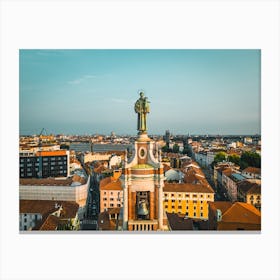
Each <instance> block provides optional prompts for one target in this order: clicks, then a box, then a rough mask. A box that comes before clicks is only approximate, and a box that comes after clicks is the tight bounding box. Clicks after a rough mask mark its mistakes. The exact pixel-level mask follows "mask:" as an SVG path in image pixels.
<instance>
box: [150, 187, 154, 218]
mask: <svg viewBox="0 0 280 280" xmlns="http://www.w3.org/2000/svg"><path fill="white" fill-rule="evenodd" d="M154 218H155V193H154V192H150V220H153V219H154Z"/></svg>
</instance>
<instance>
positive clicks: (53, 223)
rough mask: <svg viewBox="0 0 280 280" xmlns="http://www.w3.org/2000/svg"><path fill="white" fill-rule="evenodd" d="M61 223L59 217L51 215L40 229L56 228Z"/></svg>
mask: <svg viewBox="0 0 280 280" xmlns="http://www.w3.org/2000/svg"><path fill="white" fill-rule="evenodd" d="M58 225H59V218H58V217H56V216H54V215H49V216H48V217H47V218H46V219H45V221H44V222H43V224H42V225H41V226H39V228H38V230H56V229H57V227H58Z"/></svg>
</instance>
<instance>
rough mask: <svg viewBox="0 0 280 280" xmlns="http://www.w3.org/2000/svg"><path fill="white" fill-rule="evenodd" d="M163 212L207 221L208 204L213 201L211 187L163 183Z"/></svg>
mask: <svg viewBox="0 0 280 280" xmlns="http://www.w3.org/2000/svg"><path fill="white" fill-rule="evenodd" d="M163 192H164V210H165V211H166V212H167V213H178V214H184V215H185V216H186V217H188V218H197V219H202V220H207V219H208V203H209V202H211V201H214V191H213V189H212V188H211V187H208V186H204V185H195V184H168V183H165V186H164V188H163Z"/></svg>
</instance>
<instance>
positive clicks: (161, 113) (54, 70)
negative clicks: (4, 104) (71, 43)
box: [19, 50, 261, 135]
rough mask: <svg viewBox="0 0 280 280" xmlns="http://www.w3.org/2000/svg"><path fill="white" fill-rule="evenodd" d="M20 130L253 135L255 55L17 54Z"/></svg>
mask: <svg viewBox="0 0 280 280" xmlns="http://www.w3.org/2000/svg"><path fill="white" fill-rule="evenodd" d="M19 62H20V65H19V68H20V69H19V70H20V72H19V73H20V81H19V100H20V111H19V113H20V115H19V116H20V120H19V122H20V133H21V134H37V133H39V132H40V131H41V129H42V128H43V127H44V128H46V130H47V131H48V132H49V133H55V134H56V133H64V134H94V133H101V134H109V133H110V132H111V131H114V132H115V133H117V134H132V135H134V134H136V133H137V129H136V127H137V118H136V114H135V112H134V103H135V101H136V100H137V99H138V97H139V94H138V92H139V90H143V91H144V92H145V95H146V96H147V97H148V98H149V101H150V102H151V104H150V106H151V113H150V114H149V116H148V133H149V134H164V132H165V130H166V129H169V130H170V131H171V133H173V134H187V133H190V134H255V133H260V132H261V130H260V129H261V128H260V120H261V116H260V106H261V105H260V99H261V97H260V71H261V69H260V51H259V50H20V52H19Z"/></svg>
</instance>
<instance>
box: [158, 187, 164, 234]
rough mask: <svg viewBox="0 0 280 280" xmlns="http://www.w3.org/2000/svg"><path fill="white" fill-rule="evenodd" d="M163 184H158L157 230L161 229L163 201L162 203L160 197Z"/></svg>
mask: <svg viewBox="0 0 280 280" xmlns="http://www.w3.org/2000/svg"><path fill="white" fill-rule="evenodd" d="M162 188H163V183H162V182H160V183H159V185H158V227H159V230H161V229H162V228H163V201H162V195H163V191H162Z"/></svg>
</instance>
